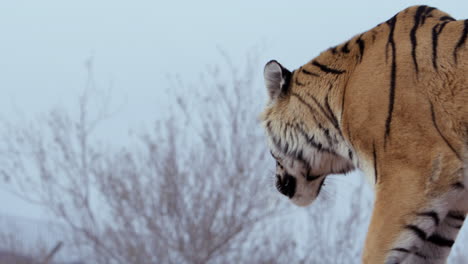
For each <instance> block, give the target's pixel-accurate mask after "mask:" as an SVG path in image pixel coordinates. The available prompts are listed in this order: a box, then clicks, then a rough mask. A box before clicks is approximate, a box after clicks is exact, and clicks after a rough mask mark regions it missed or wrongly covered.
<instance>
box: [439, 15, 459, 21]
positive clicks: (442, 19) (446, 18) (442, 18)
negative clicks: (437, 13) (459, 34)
mask: <svg viewBox="0 0 468 264" xmlns="http://www.w3.org/2000/svg"><path fill="white" fill-rule="evenodd" d="M439 20H440V21H455V18H453V17H451V16H443V17H441V18H439Z"/></svg>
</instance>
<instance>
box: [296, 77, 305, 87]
mask: <svg viewBox="0 0 468 264" xmlns="http://www.w3.org/2000/svg"><path fill="white" fill-rule="evenodd" d="M295 83H296V85H298V86H305V84H303V83H301V82H299V81H298V80H297V78H296V80H295Z"/></svg>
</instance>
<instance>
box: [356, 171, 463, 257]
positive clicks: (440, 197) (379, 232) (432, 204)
mask: <svg viewBox="0 0 468 264" xmlns="http://www.w3.org/2000/svg"><path fill="white" fill-rule="evenodd" d="M384 173H385V172H384ZM420 173H421V172H417V171H415V170H412V169H403V168H402V169H401V170H399V173H398V175H392V177H389V178H387V179H392V180H391V181H386V182H382V183H380V184H379V185H378V186H377V187H376V201H375V205H374V211H373V215H372V221H371V224H370V227H369V232H368V236H367V239H366V246H365V250H364V254H363V262H364V263H417V262H408V259H409V258H413V257H414V256H412V255H416V254H418V252H419V251H420V250H421V249H422V248H423V246H424V244H425V243H426V242H427V241H428V239H431V240H434V241H435V240H436V239H437V238H438V237H437V236H435V235H436V233H435V232H436V230H437V228H438V226H439V225H440V224H441V222H442V221H443V220H445V218H446V216H447V215H448V213H449V211H450V208H453V207H455V205H456V203H457V201H458V200H459V198H460V197H461V195H462V194H463V193H464V191H465V185H464V183H463V181H462V182H460V181H455V182H452V183H450V184H448V183H447V184H446V185H445V186H444V185H442V186H441V183H440V182H437V184H436V185H433V186H434V187H427V186H426V183H424V182H422V181H420V180H419V179H422V178H421V177H418V176H420V175H418V174H420ZM452 174H454V173H452ZM456 174H457V175H452V176H453V177H445V178H444V179H447V178H450V179H461V180H463V176H462V175H461V171H460V170H458V172H457V173H456ZM382 181H383V179H382ZM398 186H401V188H400V189H398ZM435 186H436V187H435ZM426 262H427V259H426V260H421V262H420V263H426ZM443 262H445V259H443V261H442V263H443ZM432 263H441V262H432Z"/></svg>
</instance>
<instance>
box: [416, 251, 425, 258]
mask: <svg viewBox="0 0 468 264" xmlns="http://www.w3.org/2000/svg"><path fill="white" fill-rule="evenodd" d="M414 255H415V256H418V257H420V258H422V259H427V257H426V256H424V255H423V254H421V253H419V252H414Z"/></svg>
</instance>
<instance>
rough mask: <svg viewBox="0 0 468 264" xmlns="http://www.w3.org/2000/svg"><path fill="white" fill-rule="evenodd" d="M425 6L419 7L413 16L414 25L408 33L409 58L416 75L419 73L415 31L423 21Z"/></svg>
mask: <svg viewBox="0 0 468 264" xmlns="http://www.w3.org/2000/svg"><path fill="white" fill-rule="evenodd" d="M426 8H427V6H420V7H418V9H417V10H416V13H415V15H414V25H413V28H412V29H411V32H410V39H411V47H412V48H411V56H412V57H413V63H414V68H415V70H416V74H418V73H419V67H418V60H417V58H416V46H417V45H418V41H417V39H416V31H417V30H418V28H419V24H421V22H422V19H423V14H424V11H425V10H426Z"/></svg>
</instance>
